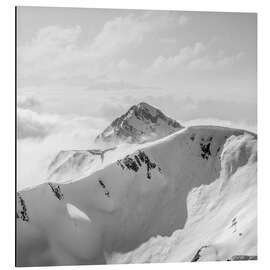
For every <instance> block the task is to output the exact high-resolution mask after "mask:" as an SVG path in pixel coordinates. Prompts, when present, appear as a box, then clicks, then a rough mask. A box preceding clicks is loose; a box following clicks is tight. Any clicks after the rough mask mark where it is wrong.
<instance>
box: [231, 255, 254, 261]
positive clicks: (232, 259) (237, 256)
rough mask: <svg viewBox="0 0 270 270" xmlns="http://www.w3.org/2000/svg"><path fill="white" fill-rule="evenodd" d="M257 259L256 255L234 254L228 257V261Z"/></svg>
mask: <svg viewBox="0 0 270 270" xmlns="http://www.w3.org/2000/svg"><path fill="white" fill-rule="evenodd" d="M257 259H258V258H257V256H256V255H253V256H248V255H234V256H232V257H231V258H230V259H227V261H256V260H257Z"/></svg>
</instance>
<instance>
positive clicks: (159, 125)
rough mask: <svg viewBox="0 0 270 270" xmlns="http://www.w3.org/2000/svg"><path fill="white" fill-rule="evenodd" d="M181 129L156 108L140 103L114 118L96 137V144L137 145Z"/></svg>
mask: <svg viewBox="0 0 270 270" xmlns="http://www.w3.org/2000/svg"><path fill="white" fill-rule="evenodd" d="M182 128H183V127H182V126H181V125H180V124H179V123H178V122H177V121H175V120H173V119H171V118H169V117H167V116H166V115H165V114H164V113H162V112H161V111H160V110H158V109H157V108H155V107H153V106H151V105H149V104H147V103H145V102H141V103H139V104H138V105H134V106H132V107H131V108H130V109H129V110H128V111H127V112H126V113H125V114H123V115H122V116H120V117H118V118H116V119H115V120H114V121H113V122H112V123H111V125H110V126H108V127H107V128H106V129H105V130H104V131H103V132H102V133H101V134H100V135H98V136H97V138H96V142H107V143H114V144H115V143H116V144H117V143H119V142H123V141H124V142H130V143H134V142H135V143H139V142H142V141H149V140H154V139H159V138H162V137H165V136H167V135H169V134H172V133H174V132H175V131H178V130H180V129H182Z"/></svg>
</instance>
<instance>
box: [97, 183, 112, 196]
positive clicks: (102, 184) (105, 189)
mask: <svg viewBox="0 0 270 270" xmlns="http://www.w3.org/2000/svg"><path fill="white" fill-rule="evenodd" d="M98 183H99V184H100V185H101V187H102V188H103V189H104V191H105V196H107V197H110V192H109V191H108V189H107V188H106V186H105V184H104V182H103V181H102V180H101V179H98Z"/></svg>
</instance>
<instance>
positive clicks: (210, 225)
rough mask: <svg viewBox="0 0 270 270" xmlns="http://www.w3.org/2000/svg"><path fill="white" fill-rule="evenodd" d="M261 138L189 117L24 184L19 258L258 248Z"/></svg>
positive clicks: (131, 257) (135, 258)
mask: <svg viewBox="0 0 270 270" xmlns="http://www.w3.org/2000/svg"><path fill="white" fill-rule="evenodd" d="M256 141H257V138H256V135H254V134H251V133H247V132H244V131H241V130H236V129H229V128H221V127H203V126H201V127H189V128H186V129H183V130H181V131H179V132H177V133H175V134H173V135H170V136H168V137H166V138H163V139H161V140H158V141H155V142H152V143H148V144H144V145H141V146H140V149H137V148H136V149H134V150H132V151H130V152H129V154H128V155H126V154H121V155H115V154H113V152H114V150H113V151H111V153H110V154H111V155H112V157H111V158H110V161H109V162H108V161H107V163H105V164H103V165H102V166H101V167H99V168H97V169H96V170H92V171H90V172H89V174H88V175H84V176H83V177H81V178H80V179H77V181H71V182H65V183H56V182H54V183H49V184H48V183H45V184H41V185H39V186H36V187H34V188H31V189H28V190H23V191H21V192H19V194H18V196H17V197H18V200H17V217H18V218H17V232H18V234H17V235H18V239H17V240H18V246H17V251H18V257H17V264H18V265H20V266H30V265H65V264H93V263H95V264H98V263H106V262H107V263H131V262H166V261H172V262H174V261H191V260H192V259H193V258H194V256H195V255H196V253H198V254H197V257H196V260H204V259H206V260H225V259H228V258H230V257H231V256H234V255H257V250H256V249H257V241H256V239H257V238H256V236H257V235H256V169H257V166H256V162H257V157H256V153H257V152H256ZM108 154H109V152H108ZM105 160H106V158H105ZM200 249H201V250H200ZM198 251H199V252H198Z"/></svg>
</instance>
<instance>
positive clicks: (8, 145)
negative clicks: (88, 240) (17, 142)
mask: <svg viewBox="0 0 270 270" xmlns="http://www.w3.org/2000/svg"><path fill="white" fill-rule="evenodd" d="M2 2H3V3H2ZM268 2H269V1H264V0H260V1H255V0H226V1H225V0H224V1H217V0H203V1H202V0H181V1H179V0H166V1H157V0H156V1H155V0H151V1H150V0H148V1H146V0H137V1H127V0H126V1H125V0H121V1H120V0H114V1H104V0H96V1H91V0H74V1H71V0H54V1H44V0H40V1H38V0H25V1H22V0H17V1H16V0H9V1H1V4H0V5H1V7H0V11H1V15H0V18H1V23H0V27H1V31H0V33H1V42H0V44H1V50H0V52H1V58H0V59H1V61H0V63H1V80H0V81H1V86H2V87H1V89H0V94H1V96H0V101H1V106H0V110H1V111H0V117H1V118H0V123H1V129H0V136H1V139H0V149H1V152H0V171H1V178H0V181H1V183H0V190H1V196H0V198H1V204H0V207H1V215H0V225H1V230H0V232H1V238H0V239H1V242H0V246H1V251H0V254H1V258H0V266H1V268H2V269H10V268H14V239H15V237H14V213H13V212H14V190H15V185H14V153H15V148H14V138H15V136H14V132H15V130H14V119H15V113H14V110H15V109H14V98H15V96H14V62H15V59H14V51H15V47H14V7H15V5H18V6H62V7H96V8H129V9H132V8H133V9H134V8H136V9H166V10H173V9H176V10H190V11H220V12H228V11H229V12H256V13H258V42H259V46H258V64H259V66H258V71H259V73H258V82H259V83H258V112H259V123H258V134H259V181H258V182H259V184H258V191H259V196H258V199H259V210H258V215H259V220H258V225H259V230H258V231H259V237H258V244H259V247H258V256H259V260H258V261H257V262H234V263H229V262H218V263H213V262H212V263H211V262H209V263H197V264H192V263H181V264H151V265H150V264H145V265H128V266H127V265H116V266H115V265H113V266H112V265H107V266H85V267H80V268H79V267H74V266H71V267H72V268H70V267H69V269H74V268H76V269H93V270H94V269H103V268H107V269H137V267H140V269H163V268H164V267H166V268H170V269H179V268H180V267H181V268H182V267H184V268H186V269H194V268H195V269H200V270H201V269H215V270H216V268H217V267H219V268H220V269H228V267H230V269H238V270H239V267H241V268H242V267H244V268H245V269H254V268H262V269H264V268H269V266H268V267H267V265H269V264H270V263H269V260H270V256H269V242H270V241H269V240H270V238H269V231H270V222H269V220H270V218H269V216H270V210H269V207H270V203H269V199H268V198H270V177H269V172H268V167H269V165H268V163H269V162H268V160H269V153H270V147H269V141H270V129H269V126H270V121H269V117H270V112H269V108H270V105H269V103H270V98H269V97H270V95H269V91H270V87H269V77H270V74H269V72H270V67H269V63H268V62H269V60H270V57H269V56H270V55H269V50H270V43H269V40H270V35H269V26H270V12H269V10H270V9H269V4H268ZM268 257H269V258H268ZM64 268H66V267H61V269H64ZM27 269H28V268H27ZM29 269H30V268H29ZM31 269H35V268H31ZM46 269H47V268H46ZM48 269H59V267H57V268H56V267H50V268H48Z"/></svg>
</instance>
